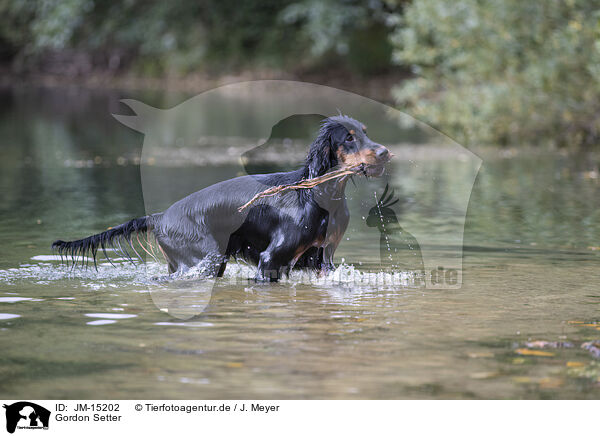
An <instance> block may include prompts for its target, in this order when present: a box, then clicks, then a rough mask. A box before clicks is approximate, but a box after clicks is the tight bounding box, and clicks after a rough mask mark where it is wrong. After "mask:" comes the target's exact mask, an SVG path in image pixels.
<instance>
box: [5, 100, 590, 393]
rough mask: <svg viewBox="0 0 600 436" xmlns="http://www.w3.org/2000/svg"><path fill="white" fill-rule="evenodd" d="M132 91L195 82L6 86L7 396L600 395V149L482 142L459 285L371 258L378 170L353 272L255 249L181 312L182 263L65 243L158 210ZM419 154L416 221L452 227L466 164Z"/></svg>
mask: <svg viewBox="0 0 600 436" xmlns="http://www.w3.org/2000/svg"><path fill="white" fill-rule="evenodd" d="M126 97H133V98H140V99H143V100H144V101H147V102H149V103H154V104H156V105H162V106H163V107H168V106H169V105H171V104H174V103H177V102H179V101H182V100H183V98H184V96H181V95H172V94H161V93H154V94H152V93H150V94H131V93H128V92H118V91H102V90H95V91H93V90H81V89H56V90H52V91H49V90H32V89H8V90H3V91H2V92H1V93H0V103H1V104H0V108H1V109H0V138H2V139H0V141H1V150H2V160H1V161H0V193H1V194H0V195H1V197H0V198H1V201H0V343H1V349H2V353H1V354H0V396H2V397H4V398H7V397H11V398H17V397H18V398H52V399H58V398H129V399H130V398H182V399H185V398H202V399H216V398H239V397H242V398H600V360H599V359H598V358H596V357H595V356H594V354H593V352H591V351H589V349H590V346H589V345H588V346H587V349H586V348H582V345H583V344H585V343H588V342H590V341H595V340H600V312H599V309H600V306H599V305H600V291H599V290H598V283H599V278H600V277H599V272H598V271H599V269H598V266H599V264H598V261H599V253H600V238H599V236H600V224H599V223H600V209H599V208H598V204H599V201H600V184H599V180H598V175H597V171H598V159H597V156H596V155H593V154H589V153H588V154H585V153H581V154H577V155H567V154H566V153H563V152H550V151H545V150H535V149H526V150H524V151H521V152H518V153H517V152H515V151H514V150H510V149H509V150H503V151H497V150H478V153H479V154H480V156H481V157H482V158H483V166H482V168H481V171H480V173H479V175H478V177H477V180H476V183H475V186H474V188H473V192H472V194H471V199H470V202H469V208H468V212H467V219H466V225H465V240H464V244H465V249H464V253H463V259H464V265H463V266H464V271H463V285H462V287H460V288H459V289H440V290H434V289H426V288H424V287H423V286H422V285H419V283H418V282H417V281H415V280H412V279H411V276H410V275H402V274H401V273H398V274H400V277H399V278H398V279H397V280H392V279H390V278H389V277H388V278H387V279H386V278H385V277H384V275H381V274H379V275H377V274H375V273H373V272H367V271H366V270H367V269H368V268H366V266H368V265H371V266H372V265H375V264H376V263H377V260H378V256H379V233H378V230H377V228H374V227H368V226H366V225H364V221H363V220H362V218H363V216H364V217H365V218H366V215H367V212H366V211H368V210H369V208H371V207H373V206H375V198H376V197H374V194H375V195H380V194H381V192H382V188H383V186H382V185H381V181H378V180H372V181H369V182H366V181H364V180H360V181H357V186H356V187H349V190H348V193H349V196H351V197H352V201H353V203H352V204H353V206H352V207H353V214H352V222H351V227H350V228H349V230H348V232H347V234H346V236H345V238H344V240H343V241H342V243H341V245H340V248H339V250H338V252H337V258H336V260H337V262H338V264H341V266H340V267H339V268H338V270H337V271H336V274H337V276H335V277H333V276H332V277H329V279H327V278H324V279H320V280H303V279H302V277H300V276H298V275H296V276H294V275H292V277H291V278H290V279H287V280H284V281H282V282H281V283H276V284H257V283H254V282H252V281H249V280H241V279H239V278H238V275H239V274H237V273H239V272H240V271H245V272H246V273H248V272H249V271H250V272H251V268H250V267H248V266H245V265H240V266H237V267H235V266H234V267H233V268H229V269H228V271H227V274H226V277H225V279H223V280H221V281H218V282H217V284H216V285H215V288H214V290H213V292H212V295H210V298H209V301H207V303H208V305H207V307H206V310H205V311H204V312H203V313H202V315H200V316H196V317H193V318H190V319H180V318H177V317H173V316H171V315H170V314H169V313H167V312H166V311H165V310H160V309H161V307H160V305H158V306H157V304H155V302H154V300H153V296H154V295H155V293H154V291H157V290H158V291H173V290H175V291H181V290H182V289H183V290H184V291H186V292H187V291H189V290H193V289H194V286H195V285H196V284H197V278H194V277H190V278H188V280H184V281H183V282H184V283H183V284H181V283H179V284H173V283H168V282H166V283H164V282H157V281H156V280H153V278H154V277H156V276H160V275H161V274H165V271H164V267H163V266H162V265H159V264H156V263H152V262H151V263H149V264H148V265H147V266H145V267H143V266H142V267H140V266H137V267H136V266H134V265H131V264H130V263H128V262H126V261H117V267H112V266H110V265H109V264H108V263H107V262H106V261H104V260H101V261H100V265H99V268H98V271H97V272H96V271H95V270H94V269H93V268H88V269H71V268H68V267H65V266H60V265H59V264H58V262H56V261H55V260H53V258H52V257H49V256H51V255H52V253H51V252H50V250H49V245H50V243H51V242H52V241H53V240H54V239H56V238H59V237H60V238H63V239H66V238H75V237H81V236H83V235H86V234H91V233H94V232H97V231H99V230H102V229H105V228H106V227H108V226H110V225H114V224H118V223H121V222H123V221H125V220H127V219H129V218H131V217H136V216H141V215H144V214H145V209H144V202H143V198H142V188H141V182H140V175H139V174H140V171H139V170H140V168H139V166H138V165H136V164H135V163H136V156H139V154H140V151H141V145H142V137H141V135H139V134H137V133H135V132H133V131H131V130H129V129H127V128H125V127H123V126H121V125H119V124H118V123H117V122H115V121H114V119H112V117H111V116H110V113H111V112H119V111H120V110H121V109H120V108H119V106H118V100H119V99H120V98H126ZM413 133H414V132H413ZM413 139H414V141H415V142H418V140H419V139H418V138H417V137H416V136H415V137H414V138H413ZM394 165H395V169H396V172H397V173H406V171H409V168H408V167H405V166H404V165H405V163H404V161H400V160H399V161H397V162H396V163H395V164H394ZM419 165H420V167H419V168H428V167H429V168H435V169H436V171H437V174H438V175H439V177H438V179H437V180H435V181H433V182H431V183H425V182H422V183H416V184H415V186H413V187H411V186H410V185H409V183H408V181H407V182H406V183H402V184H399V183H398V185H402V186H405V189H404V190H403V191H401V192H399V193H397V195H400V196H401V197H402V200H403V201H402V204H403V206H402V210H403V214H402V216H401V219H400V221H401V222H402V223H403V224H404V223H408V224H409V225H411V224H412V225H415V223H417V224H418V223H420V222H424V224H423V225H425V224H426V225H428V226H433V225H435V226H441V228H443V226H448V225H450V224H448V223H447V222H446V221H445V220H440V219H439V215H436V214H435V213H434V212H435V211H436V207H437V206H436V205H438V204H439V202H440V201H443V199H444V198H446V197H447V196H450V195H452V194H451V191H452V186H453V184H455V182H456V180H455V179H453V177H456V176H455V174H454V173H455V168H456V167H455V166H454V163H453V162H451V161H447V160H444V159H439V158H438V159H436V158H431V159H428V158H424V159H422V161H420V162H419ZM237 170H238V169H237V167H235V165H230V164H227V163H226V162H225V163H221V164H220V165H219V166H207V167H205V168H203V169H202V171H201V172H200V173H199V171H198V168H196V167H193V166H192V167H184V168H181V167H179V168H162V169H161V171H163V172H164V173H165V174H166V175H165V179H167V180H170V181H171V183H170V184H169V185H168V186H165V190H173V191H175V192H179V190H184V189H186V186H187V185H186V186H184V185H183V182H182V181H184V180H191V179H193V180H196V179H198V178H200V179H202V180H201V181H200V182H198V183H208V182H211V181H217V180H221V179H223V178H227V177H232V176H234V175H235V174H236V171H237ZM403 170H405V171H403ZM407 180H408V179H407ZM363 199H364V200H363ZM424 216H425V217H428V216H429V217H430V218H425V219H424V218H423V217H424ZM438 221H439V222H438ZM373 241H374V242H373ZM369 244H371V245H369ZM365 247H366V248H365ZM113 255H116V253H113ZM342 259H343V262H342ZM358 260H360V262H361V263H362V265H361V264H359V262H358ZM236 268H237V269H236ZM236 274H237V275H236ZM353 274H354V275H353ZM345 277H346V278H347V277H352V279H350V280H348V279H344V278H345ZM356 277H359V278H360V280H356ZM186 295H188V294H186ZM188 301H189V300H188ZM163 309H164V308H163ZM534 341H548V342H560V343H563V344H564V343H567V344H569V345H572V347H564V346H563V347H559V348H552V345H553V344H544V343H537V344H536V343H533V344H532V342H534ZM536 354H537V355H536Z"/></svg>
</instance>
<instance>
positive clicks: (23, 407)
mask: <svg viewBox="0 0 600 436" xmlns="http://www.w3.org/2000/svg"><path fill="white" fill-rule="evenodd" d="M4 408H5V409H6V431H8V432H9V433H14V432H15V430H16V429H17V428H19V429H30V430H31V429H34V430H35V429H44V430H47V429H48V424H49V422H50V411H49V410H48V409H46V408H44V407H42V406H40V405H38V404H35V403H31V402H29V401H19V402H17V403H13V404H11V405H7V404H5V405H4Z"/></svg>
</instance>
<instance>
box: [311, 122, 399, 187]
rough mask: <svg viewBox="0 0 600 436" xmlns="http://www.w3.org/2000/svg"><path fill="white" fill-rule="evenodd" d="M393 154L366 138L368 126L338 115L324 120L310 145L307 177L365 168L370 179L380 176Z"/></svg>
mask: <svg viewBox="0 0 600 436" xmlns="http://www.w3.org/2000/svg"><path fill="white" fill-rule="evenodd" d="M391 157H392V154H391V153H390V152H389V150H388V149H387V148H385V147H384V146H383V145H381V144H377V143H376V142H373V141H372V140H371V139H370V138H369V137H368V136H367V127H366V126H365V125H364V124H362V123H360V122H359V121H356V120H355V119H353V118H350V117H347V116H345V115H338V116H335V117H330V118H327V119H325V120H324V121H323V124H322V125H321V129H320V130H319V135H318V137H317V139H316V140H315V142H313V144H312V145H311V148H310V151H309V154H308V158H307V166H308V170H309V171H308V176H309V177H310V178H312V177H317V176H320V175H323V174H324V173H325V172H327V171H328V170H329V169H331V168H334V167H336V166H338V165H339V166H340V167H341V168H350V167H357V166H359V165H362V169H363V171H364V173H365V174H366V175H368V176H372V177H379V176H381V175H382V174H383V170H384V165H385V164H386V163H387V162H388V161H389V160H390V159H391Z"/></svg>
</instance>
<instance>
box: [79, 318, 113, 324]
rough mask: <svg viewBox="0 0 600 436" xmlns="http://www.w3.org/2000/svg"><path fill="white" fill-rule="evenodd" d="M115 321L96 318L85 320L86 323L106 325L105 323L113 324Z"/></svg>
mask: <svg viewBox="0 0 600 436" xmlns="http://www.w3.org/2000/svg"><path fill="white" fill-rule="evenodd" d="M116 322H117V321H115V320H114V319H97V320H96V321H89V322H86V324H87V325H106V324H114V323H116Z"/></svg>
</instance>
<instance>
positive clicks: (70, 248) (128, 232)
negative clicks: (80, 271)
mask: <svg viewBox="0 0 600 436" xmlns="http://www.w3.org/2000/svg"><path fill="white" fill-rule="evenodd" d="M150 218H151V217H150V216H144V217H141V218H135V219H132V220H131V221H127V222H126V223H124V224H121V225H119V226H116V227H113V228H111V229H108V230H107V231H105V232H102V233H98V234H96V235H92V236H88V237H87V238H84V239H79V240H77V241H67V242H65V241H61V240H58V241H54V242H53V243H52V249H53V250H55V251H57V252H58V253H59V254H60V255H61V257H62V256H64V257H66V259H67V262H68V260H69V258H71V261H72V262H73V265H75V264H77V258H79V257H81V259H82V260H81V263H82V265H83V263H84V261H83V259H84V258H86V256H88V255H91V256H92V257H93V259H94V267H96V255H97V254H98V249H101V250H102V251H103V253H104V256H105V257H106V258H107V259H108V261H109V262H110V258H109V257H108V255H107V254H106V248H108V247H111V248H115V249H117V250H119V251H120V252H121V253H122V254H123V255H124V256H125V257H127V258H128V259H129V260H130V261H132V262H133V259H132V258H131V256H130V255H129V253H128V252H127V250H125V249H124V248H123V247H122V246H121V242H123V243H127V244H128V245H129V246H130V247H131V249H132V250H133V251H134V253H135V254H136V255H137V256H138V257H139V258H140V260H141V257H140V256H139V254H138V253H137V251H135V248H134V247H133V244H132V241H131V237H132V235H133V234H139V233H146V232H149V231H150V230H151V228H150ZM111 263H112V262H111Z"/></svg>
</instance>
